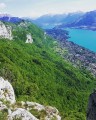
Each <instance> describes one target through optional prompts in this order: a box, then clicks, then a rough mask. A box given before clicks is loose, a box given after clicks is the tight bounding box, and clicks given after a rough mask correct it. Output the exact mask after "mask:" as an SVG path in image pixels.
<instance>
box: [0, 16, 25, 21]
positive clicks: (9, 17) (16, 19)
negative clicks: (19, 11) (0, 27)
mask: <svg viewBox="0 0 96 120" xmlns="http://www.w3.org/2000/svg"><path fill="white" fill-rule="evenodd" d="M22 20H23V19H21V18H19V17H13V16H11V15H9V14H0V21H3V22H11V23H19V22H21V21H22Z"/></svg>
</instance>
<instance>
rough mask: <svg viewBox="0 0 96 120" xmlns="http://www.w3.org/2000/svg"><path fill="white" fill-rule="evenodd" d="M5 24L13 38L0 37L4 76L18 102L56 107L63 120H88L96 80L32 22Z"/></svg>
mask: <svg viewBox="0 0 96 120" xmlns="http://www.w3.org/2000/svg"><path fill="white" fill-rule="evenodd" d="M1 23H2V25H3V26H4V28H6V31H5V29H4V31H5V33H6V32H7V33H8V31H7V30H8V29H7V28H10V32H11V33H12V39H11V40H10V39H9V38H6V35H5V36H4V35H3V36H2V34H3V32H2V34H1V35H0V76H1V77H3V78H4V79H7V80H8V81H9V82H10V83H11V84H12V86H13V88H14V92H15V94H16V100H17V101H33V102H38V103H40V104H43V105H45V106H47V105H51V106H54V107H56V108H57V109H58V110H59V111H60V116H61V117H62V119H68V120H72V119H73V120H77V119H78V120H85V119H86V109H87V101H88V96H89V94H90V92H91V91H92V90H93V88H95V87H96V78H94V77H93V76H92V75H91V74H90V73H89V72H88V71H86V70H80V69H79V68H75V67H74V66H73V65H72V64H71V63H70V62H68V61H66V60H65V59H64V58H62V57H61V56H60V55H59V54H57V50H58V51H59V50H61V48H60V47H58V42H57V41H56V40H55V39H53V38H51V37H50V36H48V35H47V34H46V33H45V32H44V31H43V30H42V29H41V28H39V27H37V26H36V25H34V24H32V23H31V22H28V21H22V22H20V23H17V24H14V23H8V22H7V23H6V22H1ZM0 27H1V26H0ZM64 34H66V32H65V33H64ZM26 41H27V42H26ZM30 41H31V43H30ZM64 52H66V51H64V50H63V53H64ZM5 91H7V90H5ZM4 95H6V94H4ZM7 104H8V103H7ZM18 106H20V104H19V102H18ZM25 108H26V106H25ZM30 112H32V113H34V116H36V118H38V119H40V116H39V115H37V114H36V112H33V111H30ZM43 112H44V111H42V114H43ZM50 114H51V113H50ZM0 115H1V114H0ZM43 115H44V114H43Z"/></svg>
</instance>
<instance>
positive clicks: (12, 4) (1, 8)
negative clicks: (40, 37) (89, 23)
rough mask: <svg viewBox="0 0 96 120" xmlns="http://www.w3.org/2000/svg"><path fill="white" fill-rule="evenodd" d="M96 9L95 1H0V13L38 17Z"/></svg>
mask: <svg viewBox="0 0 96 120" xmlns="http://www.w3.org/2000/svg"><path fill="white" fill-rule="evenodd" d="M95 9H96V0H0V13H8V14H11V15H13V16H20V17H22V16H30V17H38V16H41V15H44V14H62V13H68V12H75V11H84V12H85V11H91V10H95Z"/></svg>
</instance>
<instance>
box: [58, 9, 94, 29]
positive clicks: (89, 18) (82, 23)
mask: <svg viewBox="0 0 96 120" xmlns="http://www.w3.org/2000/svg"><path fill="white" fill-rule="evenodd" d="M64 27H75V28H83V29H92V30H96V10H95V11H90V12H87V13H85V14H84V15H83V16H81V17H80V18H79V19H77V20H75V21H74V22H72V23H68V24H66V25H65V24H62V25H61V26H60V28H64Z"/></svg>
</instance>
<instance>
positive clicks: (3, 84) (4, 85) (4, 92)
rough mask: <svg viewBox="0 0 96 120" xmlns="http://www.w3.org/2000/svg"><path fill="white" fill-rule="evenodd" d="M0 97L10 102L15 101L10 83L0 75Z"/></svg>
mask: <svg viewBox="0 0 96 120" xmlns="http://www.w3.org/2000/svg"><path fill="white" fill-rule="evenodd" d="M0 99H3V100H4V101H9V102H10V103H11V104H14V103H15V94H14V90H13V87H12V85H11V84H10V83H9V82H8V81H7V80H4V79H3V78H2V77H0Z"/></svg>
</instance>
